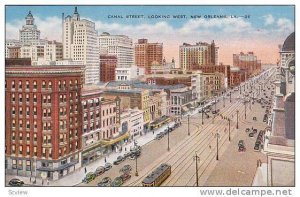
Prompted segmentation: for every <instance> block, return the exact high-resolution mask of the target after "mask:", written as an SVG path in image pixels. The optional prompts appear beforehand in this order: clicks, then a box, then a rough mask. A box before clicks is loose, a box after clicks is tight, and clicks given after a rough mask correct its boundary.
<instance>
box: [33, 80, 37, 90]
mask: <svg viewBox="0 0 300 197" xmlns="http://www.w3.org/2000/svg"><path fill="white" fill-rule="evenodd" d="M33 89H34V90H36V89H37V82H36V81H33Z"/></svg>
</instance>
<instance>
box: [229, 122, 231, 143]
mask: <svg viewBox="0 0 300 197" xmlns="http://www.w3.org/2000/svg"><path fill="white" fill-rule="evenodd" d="M228 140H229V142H230V141H231V136H230V119H229V118H228Z"/></svg>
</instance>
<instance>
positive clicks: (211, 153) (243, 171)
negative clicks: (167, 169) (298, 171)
mask: <svg viewBox="0 0 300 197" xmlns="http://www.w3.org/2000/svg"><path fill="white" fill-rule="evenodd" d="M261 82H264V81H263V79H262V80H261ZM253 84H256V83H253ZM245 89H246V92H248V91H250V85H248V89H247V88H245ZM258 91H259V89H258V87H255V88H253V92H254V96H255V97H256V96H257V97H260V96H261V95H258ZM241 93H242V94H240V91H239V90H236V91H232V94H231V100H232V102H231V103H230V101H229V100H230V99H229V96H227V97H226V98H225V99H224V101H225V103H224V102H223V97H222V96H221V97H219V98H218V100H219V102H217V105H216V109H220V112H219V115H217V116H216V118H213V115H212V114H211V112H210V113H208V114H209V115H210V118H208V119H207V118H206V116H204V120H203V121H204V124H203V125H202V120H201V118H202V114H201V113H193V114H194V115H191V116H190V121H189V122H190V135H188V117H187V116H184V117H183V120H182V126H180V127H179V128H177V129H175V130H174V131H172V132H171V133H170V135H169V139H170V141H169V142H170V151H168V150H167V144H168V142H167V136H164V137H163V138H162V139H160V140H153V141H151V142H149V143H147V144H146V145H144V146H142V154H141V156H140V157H139V158H138V160H137V163H138V165H137V171H138V174H139V176H135V175H134V174H135V171H136V164H135V160H129V159H126V160H125V161H124V162H122V163H121V164H119V165H117V166H116V165H113V168H112V169H110V170H109V171H107V172H105V173H104V174H102V175H100V176H98V177H97V178H96V179H95V180H93V181H91V182H90V183H89V184H85V183H82V184H80V186H96V185H97V183H98V182H100V181H101V179H102V178H104V177H110V178H111V179H112V180H113V179H114V178H115V177H117V176H120V172H119V170H120V169H121V167H123V166H124V165H126V164H129V165H131V167H132V172H131V176H132V177H131V179H129V180H128V181H127V182H125V183H124V184H123V186H141V182H142V180H143V179H144V178H145V177H146V176H147V175H148V174H149V173H151V172H152V171H153V170H154V169H155V168H156V167H157V166H159V165H160V164H161V163H168V164H170V165H171V166H172V173H171V175H170V177H169V178H168V179H167V180H166V181H165V182H164V183H163V184H162V186H195V185H196V169H195V161H194V159H193V158H194V156H195V152H197V155H198V156H199V158H200V161H199V162H198V177H199V185H200V186H201V185H206V186H217V185H218V186H225V185H232V186H233V185H234V186H246V185H247V186H250V185H251V183H252V180H253V177H254V174H255V170H256V162H257V160H258V159H260V160H261V161H262V162H265V160H266V156H265V155H264V154H263V153H260V152H255V151H254V150H253V147H254V143H255V139H256V135H255V136H254V137H253V138H250V137H248V133H246V132H245V129H246V128H251V127H254V128H256V129H258V131H259V130H263V129H264V128H265V127H266V126H267V125H266V123H263V122H262V119H263V115H264V110H265V109H263V108H261V105H260V104H258V103H257V102H255V103H254V105H251V109H250V103H249V102H247V103H246V108H247V109H246V115H247V118H246V119H245V117H244V116H245V104H244V97H243V93H244V88H242V91H241ZM261 94H262V93H261ZM268 94H270V91H269V92H268ZM250 96H252V93H251V95H250ZM247 98H249V96H248V97H247ZM224 104H225V107H224ZM211 109H212V110H214V109H215V106H214V105H212V107H211ZM237 110H238V111H239V112H238V115H239V116H238V126H239V127H238V129H237V128H236V126H237ZM197 111H198V110H197ZM221 115H222V117H228V119H231V121H230V124H231V126H230V138H231V141H229V121H228V120H226V119H223V118H222V117H221ZM253 116H255V117H257V121H253ZM217 133H219V136H220V138H219V139H217ZM156 134H157V132H155V134H154V135H156ZM240 139H242V140H244V141H245V145H246V151H245V152H238V141H239V140H240ZM217 140H219V141H218V143H219V150H218V152H219V153H218V154H219V155H218V157H219V158H218V159H219V160H218V161H217V160H216V157H217ZM82 178H83V177H82Z"/></svg>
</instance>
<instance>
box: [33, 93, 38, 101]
mask: <svg viewBox="0 0 300 197" xmlns="http://www.w3.org/2000/svg"><path fill="white" fill-rule="evenodd" d="M33 102H34V103H36V102H37V97H36V94H34V95H33Z"/></svg>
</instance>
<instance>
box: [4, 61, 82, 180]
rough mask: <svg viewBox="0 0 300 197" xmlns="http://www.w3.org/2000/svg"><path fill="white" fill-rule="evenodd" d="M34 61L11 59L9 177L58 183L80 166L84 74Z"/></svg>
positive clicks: (8, 82) (7, 138) (7, 132)
mask: <svg viewBox="0 0 300 197" xmlns="http://www.w3.org/2000/svg"><path fill="white" fill-rule="evenodd" d="M29 62H30V61H28V59H25V60H23V59H12V60H9V59H7V60H6V70H5V106H6V107H5V117H6V122H5V162H6V163H5V164H6V165H5V166H6V173H7V174H16V175H21V176H35V177H38V178H40V177H42V178H44V179H45V178H48V179H52V180H56V179H59V178H60V177H62V176H65V175H66V174H68V173H70V172H72V171H74V170H75V169H77V168H79V167H80V166H81V162H80V160H81V149H82V147H81V136H82V126H81V116H82V115H81V104H80V96H81V83H82V78H83V70H82V67H81V66H76V65H72V66H31V65H30V64H29ZM25 63H27V65H25Z"/></svg>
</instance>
